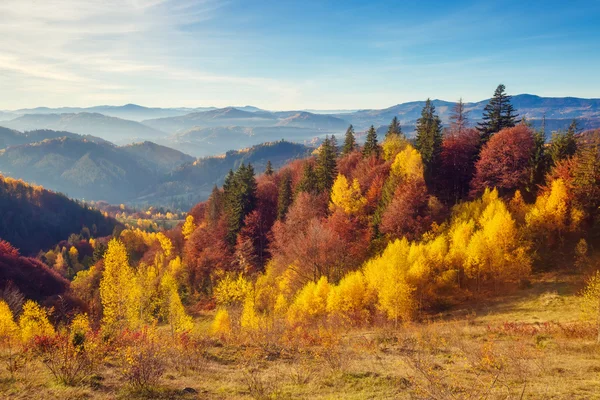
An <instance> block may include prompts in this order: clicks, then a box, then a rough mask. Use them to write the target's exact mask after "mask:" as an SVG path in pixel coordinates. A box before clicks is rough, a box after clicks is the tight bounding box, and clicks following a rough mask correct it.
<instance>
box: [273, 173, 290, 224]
mask: <svg viewBox="0 0 600 400" xmlns="http://www.w3.org/2000/svg"><path fill="white" fill-rule="evenodd" d="M293 200H294V196H293V193H292V174H291V173H290V171H289V170H286V171H285V172H284V173H283V176H282V177H281V181H280V182H279V195H278V196H277V219H278V220H280V221H283V220H284V219H285V216H286V214H287V212H288V209H289V208H290V205H292V202H293Z"/></svg>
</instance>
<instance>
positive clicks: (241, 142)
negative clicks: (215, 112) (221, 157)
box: [161, 126, 341, 157]
mask: <svg viewBox="0 0 600 400" xmlns="http://www.w3.org/2000/svg"><path fill="white" fill-rule="evenodd" d="M326 134H327V132H323V131H321V130H319V129H307V128H297V127H291V126H276V127H256V128H251V127H243V126H228V127H213V128H200V127H196V128H192V129H190V130H188V131H185V132H183V133H179V134H176V135H173V136H170V137H169V138H168V139H166V140H164V141H162V142H161V143H163V144H165V145H167V146H169V147H173V148H176V149H178V150H181V151H183V152H186V153H189V154H192V155H194V156H196V157H206V156H211V155H216V154H223V153H225V152H227V151H230V150H241V149H244V148H247V147H251V146H255V145H257V144H259V143H265V142H272V141H275V140H281V139H285V140H287V141H290V142H296V143H304V144H310V143H313V142H315V140H318V138H319V137H322V136H324V135H326ZM340 138H341V137H340Z"/></svg>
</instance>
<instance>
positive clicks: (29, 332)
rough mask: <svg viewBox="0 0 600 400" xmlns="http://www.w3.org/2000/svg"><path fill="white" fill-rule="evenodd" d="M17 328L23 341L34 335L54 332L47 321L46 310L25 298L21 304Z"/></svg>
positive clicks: (51, 334) (27, 340) (49, 334)
mask: <svg viewBox="0 0 600 400" xmlns="http://www.w3.org/2000/svg"><path fill="white" fill-rule="evenodd" d="M19 328H20V330H21V340H22V341H23V342H24V343H27V342H30V341H31V340H32V339H33V338H35V337H36V336H54V333H55V332H54V328H53V327H52V324H50V321H48V314H47V313H46V310H44V309H43V308H41V307H40V306H39V305H38V304H37V303H36V302H34V301H32V300H27V302H26V303H25V304H24V305H23V313H22V314H21V318H19Z"/></svg>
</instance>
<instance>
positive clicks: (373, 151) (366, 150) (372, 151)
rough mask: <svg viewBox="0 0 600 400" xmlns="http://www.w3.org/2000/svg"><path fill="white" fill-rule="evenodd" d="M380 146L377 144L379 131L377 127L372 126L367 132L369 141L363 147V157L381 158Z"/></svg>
mask: <svg viewBox="0 0 600 400" xmlns="http://www.w3.org/2000/svg"><path fill="white" fill-rule="evenodd" d="M379 150H380V149H379V144H378V143H377V131H376V130H375V127H374V126H373V125H371V127H370V128H369V131H368V132H367V140H366V141H365V145H364V146H363V157H369V156H371V155H376V156H379Z"/></svg>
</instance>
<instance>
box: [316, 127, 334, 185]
mask: <svg viewBox="0 0 600 400" xmlns="http://www.w3.org/2000/svg"><path fill="white" fill-rule="evenodd" d="M336 158H337V153H336V150H335V148H334V144H333V143H332V141H331V139H329V138H328V137H327V136H326V137H325V140H324V141H323V144H322V145H321V148H320V150H319V155H318V157H317V170H316V173H317V182H318V187H319V190H320V191H330V190H331V187H332V186H333V182H334V181H335V177H336V176H337V162H336Z"/></svg>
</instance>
